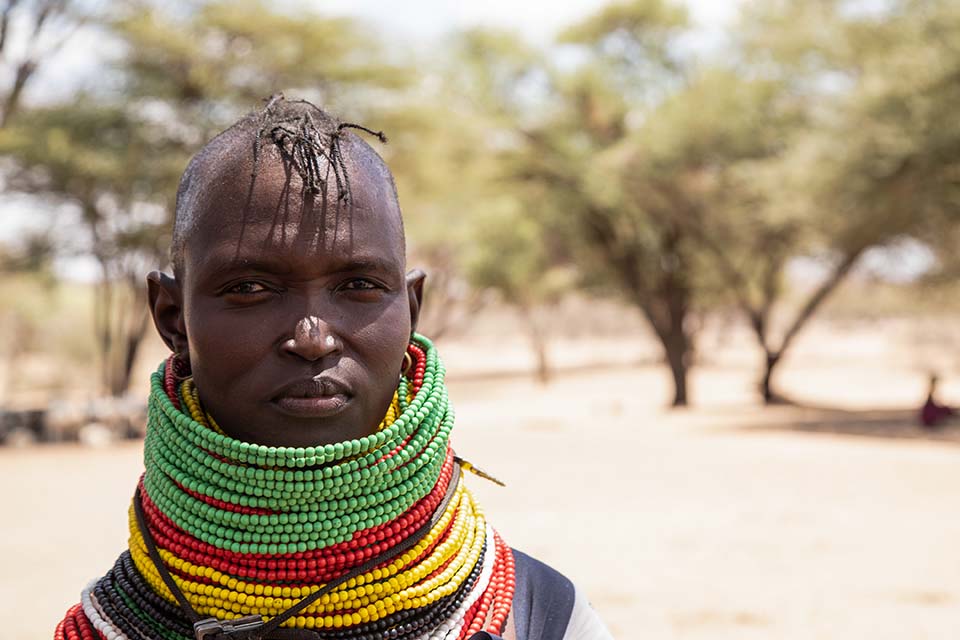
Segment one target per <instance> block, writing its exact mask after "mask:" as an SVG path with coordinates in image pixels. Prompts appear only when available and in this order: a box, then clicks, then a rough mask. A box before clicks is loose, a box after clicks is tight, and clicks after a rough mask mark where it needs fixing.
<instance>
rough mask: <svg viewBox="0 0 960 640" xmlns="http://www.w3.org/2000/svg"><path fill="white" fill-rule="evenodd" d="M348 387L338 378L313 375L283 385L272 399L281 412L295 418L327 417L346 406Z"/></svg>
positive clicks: (348, 400) (347, 402) (348, 399)
mask: <svg viewBox="0 0 960 640" xmlns="http://www.w3.org/2000/svg"><path fill="white" fill-rule="evenodd" d="M350 397H351V394H350V389H349V387H347V385H345V384H343V383H342V382H340V381H339V380H335V379H333V378H328V377H325V376H315V377H313V378H310V379H308V380H302V381H299V382H295V383H293V384H291V385H287V386H286V387H284V388H283V389H282V390H281V391H280V393H278V394H277V395H276V396H275V397H274V398H273V400H272V402H273V404H274V405H275V406H276V407H277V408H278V409H279V410H280V411H281V412H282V413H285V414H287V415H289V416H291V417H295V418H329V417H331V416H334V415H337V414H338V413H340V412H341V411H343V410H344V409H346V408H347V405H348V404H349V403H350Z"/></svg>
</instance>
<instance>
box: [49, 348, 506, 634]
mask: <svg viewBox="0 0 960 640" xmlns="http://www.w3.org/2000/svg"><path fill="white" fill-rule="evenodd" d="M408 353H409V355H410V356H411V358H412V361H413V366H412V367H411V369H410V372H409V373H408V374H407V376H404V377H402V378H401V380H400V383H399V385H398V388H397V392H396V395H395V396H394V400H393V402H392V404H391V406H390V408H389V409H388V411H387V414H386V416H385V417H384V419H383V421H382V422H381V424H380V425H379V428H378V429H377V431H376V432H375V433H373V434H371V435H368V436H365V437H362V438H359V439H356V440H350V441H347V442H340V443H336V444H328V445H323V446H317V447H303V448H299V447H296V448H295V447H268V446H261V445H256V444H250V443H246V442H241V441H238V440H235V439H232V438H230V437H229V436H227V435H225V434H224V433H223V432H222V431H221V430H220V429H219V427H218V426H217V425H216V422H215V421H214V420H213V419H212V417H210V416H208V415H207V414H206V413H205V412H204V411H203V409H202V407H201V406H200V402H199V396H198V394H197V392H196V388H195V387H194V385H193V382H192V380H191V379H189V378H188V379H186V380H180V379H179V378H178V376H177V375H176V374H177V372H176V371H175V369H174V363H173V361H168V362H167V363H166V364H165V365H161V367H160V368H159V369H158V371H157V372H156V373H154V375H153V377H152V388H151V394H150V401H149V406H148V422H147V436H146V440H145V443H144V463H145V468H146V471H145V473H144V474H143V476H142V477H141V479H140V482H139V486H138V490H137V493H136V495H135V497H134V503H133V505H132V506H131V508H130V513H129V526H130V542H129V549H128V550H127V551H126V552H124V553H123V554H122V555H121V556H120V557H119V558H118V559H117V562H116V563H115V565H114V566H113V568H112V569H111V570H110V571H109V572H108V573H107V574H106V575H105V576H104V577H103V578H101V579H100V580H97V581H95V582H93V583H91V584H90V585H89V586H88V587H87V588H86V589H84V591H83V592H82V595H81V602H80V604H78V605H76V606H75V607H73V608H72V609H70V610H69V611H68V612H67V615H66V617H65V618H64V620H63V621H62V622H61V623H60V625H59V626H58V627H57V631H56V635H55V638H56V639H57V640H61V639H62V640H74V639H83V640H94V639H96V638H103V639H111V640H113V639H117V640H121V639H127V638H129V639H140V638H163V639H164V640H181V639H190V638H201V637H210V638H223V637H236V638H248V639H253V638H274V637H276V638H280V637H290V638H294V637H296V638H324V639H326V638H330V639H334V638H343V639H356V640H361V639H364V640H365V639H373V638H383V639H400V640H403V639H413V638H430V639H434V638H436V639H440V638H469V637H470V636H472V635H473V634H474V633H477V632H479V631H489V632H491V633H494V634H501V633H502V631H503V627H504V624H505V622H506V618H507V615H508V613H509V611H510V605H511V602H512V599H513V591H514V567H513V555H512V552H511V551H510V549H509V547H507V546H506V544H505V543H504V542H503V540H502V539H501V538H500V536H499V535H498V534H497V533H496V532H495V531H494V530H493V529H492V528H491V527H490V526H489V525H488V524H487V522H486V519H485V517H484V515H483V512H482V510H481V509H480V508H479V506H478V505H477V503H476V502H475V501H474V499H473V497H472V495H471V494H470V492H469V490H467V488H466V486H465V485H464V483H463V481H462V479H461V478H460V473H459V471H460V467H461V464H462V466H463V468H464V469H471V467H470V465H469V464H468V463H463V462H462V461H461V460H459V459H458V458H456V457H455V456H454V454H453V452H452V450H451V449H450V447H449V442H448V441H449V435H450V429H451V427H452V426H453V410H452V407H451V406H450V403H449V400H448V398H447V391H446V387H445V386H444V381H443V377H444V368H443V365H442V363H441V362H440V360H439V358H438V357H437V354H436V350H435V348H434V347H433V345H432V343H431V342H430V341H429V340H427V339H426V338H424V337H422V336H415V339H414V340H413V341H411V344H410V346H409V349H408ZM185 612H186V613H185ZM275 617H276V618H277V619H276V620H274V622H273V624H272V625H271V622H270V620H271V619H273V618H275ZM264 620H266V623H264V622H263V621H264ZM204 625H206V626H204ZM274 627H280V628H279V629H276V630H274ZM204 629H206V631H204ZM284 629H289V631H286V632H284ZM294 630H305V631H294ZM281 632H282V633H281ZM284 633H286V635H284ZM291 633H292V634H294V635H290V634H291ZM297 634H299V635H297Z"/></svg>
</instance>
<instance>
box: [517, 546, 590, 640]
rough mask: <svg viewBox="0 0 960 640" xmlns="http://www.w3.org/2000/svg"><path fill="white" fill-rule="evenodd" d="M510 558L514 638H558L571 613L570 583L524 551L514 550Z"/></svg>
mask: <svg viewBox="0 0 960 640" xmlns="http://www.w3.org/2000/svg"><path fill="white" fill-rule="evenodd" d="M513 558H514V561H515V563H516V581H517V584H516V590H515V591H514V594H513V608H512V614H513V623H514V626H515V628H516V631H517V640H560V638H563V634H564V633H566V631H567V624H568V623H569V622H570V614H571V613H572V612H573V603H574V600H575V597H576V591H575V589H574V587H573V583H572V582H570V580H569V579H568V578H567V577H566V576H564V575H563V574H561V573H560V572H559V571H557V570H556V569H553V568H551V567H548V566H547V565H545V564H543V563H542V562H540V561H539V560H535V559H533V558H531V557H530V556H528V555H527V554H525V553H521V552H520V551H516V550H514V551H513Z"/></svg>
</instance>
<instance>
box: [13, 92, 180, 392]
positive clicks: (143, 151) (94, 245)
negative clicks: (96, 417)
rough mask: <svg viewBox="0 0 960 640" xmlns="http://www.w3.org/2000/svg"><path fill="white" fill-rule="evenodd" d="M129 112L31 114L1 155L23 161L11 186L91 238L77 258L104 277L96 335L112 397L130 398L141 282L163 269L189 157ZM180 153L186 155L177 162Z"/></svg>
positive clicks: (96, 109)
mask: <svg viewBox="0 0 960 640" xmlns="http://www.w3.org/2000/svg"><path fill="white" fill-rule="evenodd" d="M149 131H150V129H149V127H148V126H146V124H145V123H144V122H142V121H139V120H137V119H135V118H133V117H131V116H130V114H128V113H126V112H125V111H124V110H122V109H119V108H115V107H113V108H112V107H109V106H105V105H102V104H98V103H96V102H92V101H87V100H86V99H81V100H79V101H78V102H77V103H75V104H73V105H71V106H70V107H69V108H63V107H52V108H43V109H30V110H27V111H24V112H23V113H22V114H21V115H20V117H18V118H17V120H16V123H15V124H13V125H10V126H8V127H7V128H6V129H5V130H4V131H3V132H2V133H0V152H2V153H3V154H5V155H8V156H10V157H12V158H13V159H14V160H15V167H14V168H13V169H12V170H11V172H10V174H9V176H8V187H9V188H11V189H13V190H16V191H20V192H24V193H30V194H34V195H38V196H40V197H41V198H44V199H46V200H48V201H52V204H55V205H63V204H66V205H69V206H71V207H73V208H74V209H75V210H76V211H77V212H78V214H79V221H80V227H79V228H80V229H81V230H82V232H83V234H84V235H85V237H82V238H75V239H74V240H75V241H74V243H72V246H70V247H69V248H68V250H69V251H71V252H79V253H88V254H89V255H92V256H93V257H94V258H95V259H96V261H97V264H98V266H99V268H100V277H99V280H98V284H97V287H96V289H95V295H94V326H95V331H96V338H97V345H98V351H99V353H100V356H101V363H100V365H101V366H100V372H101V383H102V389H103V390H104V392H106V393H109V394H112V395H121V394H122V393H124V392H125V391H126V389H127V386H128V383H129V380H130V374H131V371H132V369H133V365H134V362H135V358H136V354H137V351H138V349H139V347H140V343H141V341H142V339H143V336H144V333H145V331H146V328H147V322H148V315H147V305H146V299H145V293H144V291H143V289H144V287H143V284H142V278H143V274H144V273H145V272H146V270H148V269H151V268H156V267H157V266H158V265H160V264H162V263H163V261H164V229H165V223H166V219H167V216H166V213H165V212H166V207H167V206H168V204H169V197H170V196H166V197H167V198H168V199H167V200H164V199H163V198H164V195H161V194H172V193H173V192H174V190H175V186H176V179H177V174H178V172H179V166H180V165H181V164H182V161H183V155H182V149H180V150H177V149H171V148H167V147H164V146H163V145H161V144H159V143H158V141H157V140H156V139H153V138H152V137H151V136H149V135H148V133H149ZM178 151H179V154H178Z"/></svg>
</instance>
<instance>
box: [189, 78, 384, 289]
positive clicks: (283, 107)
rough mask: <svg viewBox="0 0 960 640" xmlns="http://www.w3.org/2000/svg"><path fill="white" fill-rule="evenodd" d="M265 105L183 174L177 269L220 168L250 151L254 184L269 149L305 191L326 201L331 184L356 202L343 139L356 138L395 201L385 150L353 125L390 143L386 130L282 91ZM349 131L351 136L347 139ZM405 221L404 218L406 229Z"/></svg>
mask: <svg viewBox="0 0 960 640" xmlns="http://www.w3.org/2000/svg"><path fill="white" fill-rule="evenodd" d="M265 102H266V104H265V106H264V107H263V109H261V110H260V111H257V112H252V113H249V114H247V115H246V116H244V117H243V118H241V119H240V120H238V121H237V122H235V123H234V124H233V125H232V126H231V127H229V128H228V129H226V130H224V131H222V132H221V133H220V134H218V135H217V136H215V137H214V138H213V139H212V140H210V141H209V142H208V143H207V144H205V145H204V146H203V147H202V148H201V149H200V151H198V152H197V154H196V155H195V156H194V157H193V158H192V159H191V160H190V162H189V163H188V164H187V168H186V169H185V170H184V172H183V176H182V177H181V178H180V185H179V187H178V188H177V200H176V206H175V209H174V218H173V239H172V242H171V245H170V261H171V263H172V264H173V270H174V274H178V275H179V274H180V273H182V272H183V257H184V245H185V242H186V238H187V237H188V235H189V233H190V231H191V230H192V229H193V227H194V225H195V224H196V222H197V215H196V213H197V211H198V209H199V208H200V207H199V206H198V205H199V204H200V202H201V197H202V195H203V192H204V190H205V189H206V188H207V187H208V186H209V185H210V183H211V182H212V181H213V180H215V179H217V177H218V174H217V172H218V171H220V170H222V169H223V168H224V167H229V166H235V163H236V162H237V161H239V160H242V159H243V156H244V155H245V154H249V155H248V156H247V157H249V158H250V160H251V163H252V170H251V176H250V188H251V189H252V188H253V183H254V182H255V180H256V178H257V175H258V173H259V171H260V164H261V161H262V157H263V155H264V153H265V151H266V152H268V153H270V155H273V156H274V157H277V158H279V160H280V161H281V162H282V163H283V165H284V167H285V169H288V170H290V169H292V170H293V171H294V172H296V173H297V175H298V176H299V178H300V181H301V190H302V193H303V195H304V196H305V197H306V196H310V197H314V196H319V197H321V198H322V201H323V202H324V203H325V202H326V200H327V198H328V195H332V194H329V191H330V188H331V187H333V188H334V189H336V191H335V194H336V199H337V201H338V202H344V203H345V204H349V203H350V202H351V199H352V196H351V190H350V176H349V173H348V171H347V165H346V162H345V158H344V152H345V149H344V143H345V142H354V143H356V144H353V145H350V146H349V148H348V152H353V153H356V152H357V151H358V150H359V152H360V153H361V154H362V155H363V156H366V157H367V159H369V160H372V161H371V162H369V163H368V165H369V166H370V167H372V168H373V170H374V171H375V173H376V176H377V178H379V179H383V180H385V181H386V182H387V183H388V184H389V185H390V189H391V193H392V195H393V198H394V199H395V200H397V201H398V200H399V199H398V197H397V187H396V183H395V182H394V179H393V174H391V172H390V170H389V168H387V165H386V163H384V161H383V159H382V158H381V157H380V155H379V154H378V153H377V152H376V151H375V150H374V149H373V148H372V147H370V146H369V145H368V144H366V142H364V141H363V140H362V139H361V138H359V137H357V136H355V135H353V134H352V133H351V132H350V130H358V131H362V132H365V133H368V134H370V135H372V136H375V137H376V138H377V139H378V140H379V141H380V142H383V143H386V142H387V137H386V136H385V135H384V134H383V132H382V131H374V130H372V129H368V128H367V127H364V126H362V125H359V124H354V123H352V122H342V121H340V120H338V119H337V118H335V117H333V116H331V115H330V114H329V113H327V112H326V111H324V110H323V109H321V108H320V107H318V106H316V105H314V104H312V103H311V102H308V101H306V100H287V99H286V98H284V96H283V94H276V95H274V96H271V97H270V98H269V99H267V100H266V101H265ZM348 136H349V139H348ZM402 230H403V226H402V220H401V234H402Z"/></svg>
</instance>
